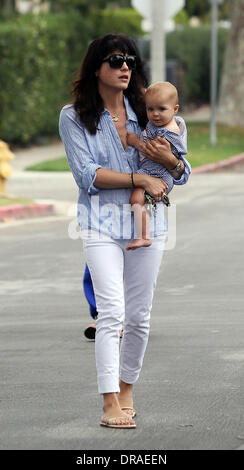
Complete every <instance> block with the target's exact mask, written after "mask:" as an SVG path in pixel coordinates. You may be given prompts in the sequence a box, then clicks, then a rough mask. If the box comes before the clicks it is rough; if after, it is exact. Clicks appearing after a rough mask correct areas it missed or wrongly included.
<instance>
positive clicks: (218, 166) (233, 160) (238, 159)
mask: <svg viewBox="0 0 244 470" xmlns="http://www.w3.org/2000/svg"><path fill="white" fill-rule="evenodd" d="M239 163H244V153H240V154H239V155H234V156H233V157H230V158H228V159H227V160H220V161H219V162H217V163H208V164H206V165H201V166H197V167H196V168H192V174H195V173H210V172H215V171H221V170H224V169H225V168H229V167H232V166H235V165H238V164H239Z"/></svg>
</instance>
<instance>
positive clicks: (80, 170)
mask: <svg viewBox="0 0 244 470" xmlns="http://www.w3.org/2000/svg"><path fill="white" fill-rule="evenodd" d="M124 103H125V107H126V113H127V121H126V128H127V131H128V132H135V133H136V134H137V135H139V136H141V129H140V127H139V124H138V121H137V117H136V114H135V113H134V111H133V109H132V107H131V106H130V104H129V101H128V99H127V98H126V97H125V96H124ZM59 132H60V136H61V139H62V141H63V143H64V147H65V151H66V155H67V157H68V161H69V165H70V169H71V171H72V173H73V176H74V179H75V181H76V183H77V185H78V188H79V198H78V211H77V216H78V222H79V225H80V227H81V229H82V230H84V229H85V230H86V229H92V230H96V231H99V232H100V233H104V234H105V235H109V236H111V237H112V238H120V239H121V238H122V239H131V238H134V237H135V232H134V230H135V228H134V217H133V212H132V211H131V206H130V195H131V191H132V190H131V189H126V188H123V189H101V188H96V187H95V186H94V184H93V183H94V180H95V178H96V170H97V169H98V168H107V169H109V170H113V171H118V172H122V173H131V172H134V173H135V172H136V171H137V170H138V169H139V153H138V151H137V150H136V149H135V148H134V147H131V146H128V147H127V148H126V149H124V148H123V145H122V143H121V140H120V137H119V134H118V132H117V129H116V127H115V125H114V123H113V121H112V118H111V115H110V113H109V111H108V110H107V109H106V108H105V109H104V111H103V112H102V114H101V118H100V122H99V125H98V130H97V132H96V134H95V135H91V134H90V133H89V132H88V130H87V129H86V128H85V127H84V125H83V124H82V122H81V121H80V118H79V116H78V115H77V113H76V111H75V109H74V107H73V105H72V104H69V105H66V106H64V107H63V108H62V110H61V113H60V118H59ZM181 158H182V160H183V161H184V163H185V171H184V173H183V174H182V176H181V178H180V179H179V180H175V179H174V184H185V183H186V182H187V180H188V178H189V175H190V173H191V167H190V164H189V163H188V161H187V160H186V159H185V157H184V156H182V157H181ZM166 230H167V227H166V217H164V205H163V203H162V202H161V203H158V204H157V211H155V212H154V213H153V215H152V217H151V236H152V237H156V236H160V235H163V234H164V232H165V231H166Z"/></svg>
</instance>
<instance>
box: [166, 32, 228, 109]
mask: <svg viewBox="0 0 244 470" xmlns="http://www.w3.org/2000/svg"><path fill="white" fill-rule="evenodd" d="M210 34H211V32H210V27H209V26H205V27H199V28H190V27H186V28H183V29H181V30H178V31H173V32H171V33H169V34H167V42H166V44H167V45H166V49H167V59H177V60H178V61H179V62H180V63H181V64H182V65H183V69H184V101H190V102H194V101H197V102H209V96H210V37H211V36H210ZM227 36H228V31H227V30H225V29H223V28H220V29H219V34H218V81H219V80H220V76H221V71H222V65H223V58H224V57H223V56H224V50H225V45H226V40H227Z"/></svg>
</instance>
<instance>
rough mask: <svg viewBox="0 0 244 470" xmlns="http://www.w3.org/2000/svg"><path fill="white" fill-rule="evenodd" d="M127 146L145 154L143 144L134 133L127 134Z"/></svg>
mask: <svg viewBox="0 0 244 470" xmlns="http://www.w3.org/2000/svg"><path fill="white" fill-rule="evenodd" d="M127 144H128V145H131V146H132V147H135V148H136V149H137V150H138V151H139V152H145V150H146V146H145V143H144V142H143V141H142V140H141V139H140V138H139V137H138V135H137V134H135V133H134V132H127Z"/></svg>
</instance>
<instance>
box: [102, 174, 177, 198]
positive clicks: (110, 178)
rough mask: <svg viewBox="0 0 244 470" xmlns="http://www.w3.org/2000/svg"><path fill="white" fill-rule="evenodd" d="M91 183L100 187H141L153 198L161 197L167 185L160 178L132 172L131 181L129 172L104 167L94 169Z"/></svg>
mask: <svg viewBox="0 0 244 470" xmlns="http://www.w3.org/2000/svg"><path fill="white" fill-rule="evenodd" d="M133 183H134V186H133ZM93 185H94V186H95V187H96V188H101V189H115V188H134V187H136V188H143V189H145V191H147V192H148V193H149V194H150V195H151V196H152V197H154V198H158V197H161V196H162V193H164V192H165V190H166V189H167V187H168V185H167V184H166V183H165V182H164V181H163V180H161V179H160V178H154V177H153V176H149V175H141V174H139V173H133V182H132V176H131V173H119V172H117V171H113V170H107V169H106V168H98V169H97V170H96V178H95V180H94V181H93Z"/></svg>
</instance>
